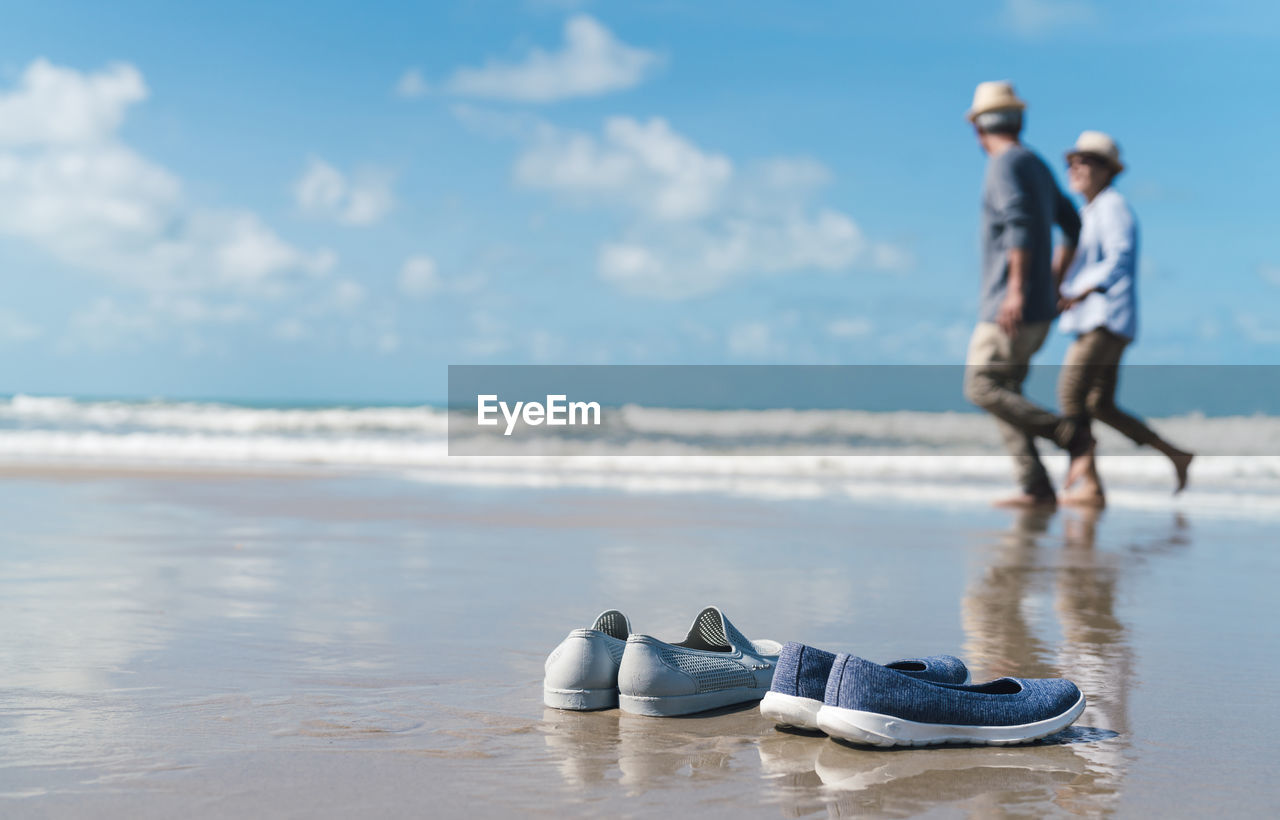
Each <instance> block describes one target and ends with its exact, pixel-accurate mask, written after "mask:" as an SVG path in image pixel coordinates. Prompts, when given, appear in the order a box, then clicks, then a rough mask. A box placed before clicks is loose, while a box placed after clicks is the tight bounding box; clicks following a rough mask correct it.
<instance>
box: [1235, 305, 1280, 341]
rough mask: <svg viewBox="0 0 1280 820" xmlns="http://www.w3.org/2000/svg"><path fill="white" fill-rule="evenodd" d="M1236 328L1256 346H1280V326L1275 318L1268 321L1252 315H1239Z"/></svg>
mask: <svg viewBox="0 0 1280 820" xmlns="http://www.w3.org/2000/svg"><path fill="white" fill-rule="evenodd" d="M1236 327H1237V328H1238V329H1239V330H1240V332H1241V333H1242V334H1244V337H1245V338H1246V339H1248V340H1249V341H1250V342H1253V343H1254V344H1259V345H1273V344H1280V325H1277V323H1276V322H1275V319H1274V317H1273V318H1272V319H1270V320H1268V319H1263V318H1261V317H1260V316H1256V315H1254V314H1252V313H1238V314H1236Z"/></svg>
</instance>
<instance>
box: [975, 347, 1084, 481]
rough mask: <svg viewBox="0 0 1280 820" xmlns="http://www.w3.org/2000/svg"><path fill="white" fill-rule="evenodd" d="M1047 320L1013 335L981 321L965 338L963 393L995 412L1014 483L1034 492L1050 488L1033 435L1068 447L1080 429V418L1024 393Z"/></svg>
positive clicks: (1047, 475) (989, 410)
mask: <svg viewBox="0 0 1280 820" xmlns="http://www.w3.org/2000/svg"><path fill="white" fill-rule="evenodd" d="M1050 324H1051V322H1031V323H1028V324H1024V325H1022V327H1020V328H1019V329H1018V334H1017V335H1016V336H1014V337H1013V338H1012V339H1011V338H1009V335H1008V334H1007V333H1005V332H1004V331H1003V330H1002V329H1001V328H1000V326H999V325H997V324H995V323H994V322H979V323H978V326H977V327H976V328H974V330H973V337H972V338H971V339H970V340H969V354H968V357H967V358H966V361H965V365H966V366H965V373H964V394H965V397H966V398H968V399H969V401H971V402H973V403H974V404H976V405H978V406H979V407H981V408H982V409H983V410H986V411H987V412H988V413H990V414H991V415H993V416H995V417H996V424H998V425H999V427H1000V435H1001V437H1002V438H1003V439H1004V446H1005V448H1006V449H1007V450H1008V451H1009V455H1011V456H1013V462H1014V470H1015V473H1016V476H1017V480H1018V484H1019V485H1020V486H1021V487H1022V491H1023V492H1025V493H1029V494H1031V495H1036V496H1048V495H1052V494H1053V483H1052V482H1051V481H1049V474H1048V473H1047V472H1045V469H1044V465H1043V464H1042V463H1041V462H1040V454H1039V452H1038V451H1037V450H1036V443H1035V440H1036V437H1040V438H1047V439H1049V440H1050V441H1053V442H1054V443H1055V444H1057V445H1058V446H1059V447H1062V448H1064V449H1070V448H1071V446H1072V445H1073V444H1074V443H1076V438H1077V435H1078V431H1079V430H1080V429H1081V425H1079V423H1078V420H1076V419H1070V418H1063V417H1061V416H1058V415H1056V414H1054V413H1052V412H1050V411H1049V410H1046V409H1045V408H1043V407H1041V406H1040V405H1038V404H1035V403H1034V402H1032V401H1031V400H1030V399H1028V398H1027V397H1026V396H1024V395H1022V382H1023V381H1024V380H1025V379H1026V378H1027V372H1028V371H1029V369H1030V364H1031V357H1032V356H1033V355H1035V352H1036V351H1037V350H1039V349H1040V346H1041V345H1043V344H1044V340H1045V337H1046V336H1048V335H1049V326H1050Z"/></svg>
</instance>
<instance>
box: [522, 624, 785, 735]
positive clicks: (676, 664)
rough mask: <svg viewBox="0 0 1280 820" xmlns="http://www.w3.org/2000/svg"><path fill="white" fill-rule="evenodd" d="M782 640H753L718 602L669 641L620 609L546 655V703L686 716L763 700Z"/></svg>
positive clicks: (573, 633)
mask: <svg viewBox="0 0 1280 820" xmlns="http://www.w3.org/2000/svg"><path fill="white" fill-rule="evenodd" d="M781 649H782V645H781V644H779V643H778V642H777V641H767V640H759V641H752V640H748V639H747V638H746V637H744V636H743V634H742V633H741V632H739V631H738V630H737V629H736V628H735V627H734V626H733V624H731V623H729V619H728V618H726V617H725V616H724V613H723V612H721V611H720V609H719V608H718V607H714V606H709V607H707V608H706V609H704V610H702V612H700V613H698V617H697V618H694V620H693V626H691V627H690V628H689V634H688V635H687V636H686V637H685V639H684V640H683V641H680V642H679V643H667V642H665V641H660V640H658V639H657V638H654V637H652V636H649V635H640V634H636V633H633V632H632V631H631V622H630V621H629V620H628V619H627V616H625V615H623V614H622V613H621V612H619V611H618V610H616V609H611V610H608V611H607V612H604V613H602V614H601V615H600V617H598V618H596V620H595V623H594V624H593V625H592V626H591V628H590V629H575V630H574V631H573V632H570V633H569V636H568V637H567V638H565V639H564V640H563V641H561V643H560V645H559V646H557V647H556V648H555V650H554V651H553V652H552V653H551V655H550V657H548V658H547V663H546V667H545V676H544V677H543V680H542V702H543V703H545V704H546V705H547V706H551V707H553V708H556V709H574V710H586V709H609V708H612V707H614V706H618V707H621V709H622V710H623V711H624V712H632V713H634V714H638V715H654V716H672V715H687V714H692V713H694V712H702V711H706V710H707V709H716V708H719V707H722V706H732V705H734V704H738V703H747V702H751V701H757V700H760V698H762V697H764V694H765V693H766V692H767V691H768V690H769V684H770V683H771V682H772V681H773V671H774V666H775V664H776V663H777V660H778V652H779V651H780V650H781Z"/></svg>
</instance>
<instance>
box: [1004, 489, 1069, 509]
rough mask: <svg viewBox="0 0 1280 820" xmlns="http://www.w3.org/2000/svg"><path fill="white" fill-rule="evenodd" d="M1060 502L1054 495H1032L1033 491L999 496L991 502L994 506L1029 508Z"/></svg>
mask: <svg viewBox="0 0 1280 820" xmlns="http://www.w3.org/2000/svg"><path fill="white" fill-rule="evenodd" d="M1057 504H1058V497H1057V496H1054V495H1032V494H1031V493H1022V494H1021V495H1011V496H1009V497H1008V498H999V499H996V500H995V501H992V502H991V506H993V507H1003V508H1006V509H1028V508H1031V507H1054V506H1057Z"/></svg>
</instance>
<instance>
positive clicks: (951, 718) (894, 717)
mask: <svg viewBox="0 0 1280 820" xmlns="http://www.w3.org/2000/svg"><path fill="white" fill-rule="evenodd" d="M1083 711H1084V695H1083V694H1081V692H1080V690H1079V689H1077V688H1076V685H1075V684H1074V683H1072V682H1071V681H1069V680H1062V679H1055V680H1025V679H1022V678H999V679H997V680H993V681H990V682H988V683H981V684H975V685H963V684H951V683H932V682H929V681H925V680H920V679H919V678H912V677H908V676H906V675H903V674H900V673H898V672H895V671H894V670H892V669H888V668H886V667H884V666H880V665H879V664H876V663H872V662H871V661H868V660H863V659H862V658H858V657H855V656H853V655H844V654H841V655H837V656H836V659H835V661H834V662H833V663H832V665H831V674H830V675H829V676H828V679H827V690H826V694H825V696H824V699H823V704H822V708H821V709H819V710H818V728H819V729H821V730H822V731H824V732H826V733H827V734H829V735H831V736H832V737H838V738H842V739H844V740H849V741H852V742H854V743H862V744H865V745H869V746H928V745H931V744H935V743H979V744H988V745H992V746H1003V745H1007V744H1010V743H1026V742H1028V741H1031V740H1037V739H1039V738H1042V737H1047V736H1048V735H1051V734H1053V733H1054V732H1059V731H1061V730H1063V729H1065V728H1067V727H1068V726H1070V725H1071V724H1072V723H1074V722H1075V721H1076V718H1078V717H1080V713H1081V712H1083Z"/></svg>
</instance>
